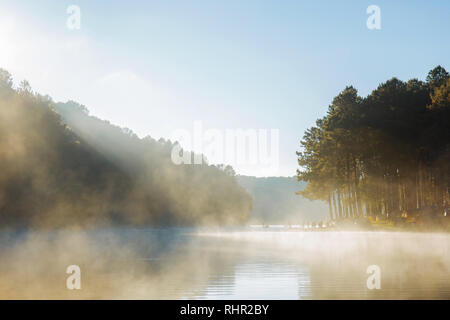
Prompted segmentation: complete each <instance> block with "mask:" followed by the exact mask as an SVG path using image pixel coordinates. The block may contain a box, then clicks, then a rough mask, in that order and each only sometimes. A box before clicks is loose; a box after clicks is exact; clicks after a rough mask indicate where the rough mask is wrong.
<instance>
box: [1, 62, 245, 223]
mask: <svg viewBox="0 0 450 320" xmlns="http://www.w3.org/2000/svg"><path fill="white" fill-rule="evenodd" d="M172 146H173V144H172V143H171V142H170V141H164V140H160V141H156V140H154V139H152V138H149V137H148V138H145V139H139V138H138V137H137V136H136V135H134V134H133V133H132V132H131V131H130V130H125V129H122V128H119V127H116V126H113V125H111V124H109V123H108V122H107V121H103V120H100V119H97V118H94V117H91V116H89V115H88V113H87V109H86V108H84V107H83V106H80V105H79V104H76V103H73V102H69V103H65V104H56V103H54V102H53V101H52V99H51V98H50V97H48V96H45V97H44V96H41V95H39V94H36V93H33V92H32V90H31V87H30V86H29V84H28V83H27V82H26V81H24V82H22V83H21V84H20V86H19V87H18V88H17V89H15V88H14V86H13V83H12V78H11V75H10V74H9V73H8V72H7V71H5V70H1V69H0V165H1V167H2V171H1V173H0V225H1V226H2V227H3V228H5V227H28V226H33V227H48V228H53V227H66V226H73V225H77V226H83V227H87V226H89V227H93V226H98V225H135V226H144V225H154V226H155V225H156V226H162V225H215V224H220V225H222V224H239V223H243V222H245V221H246V220H247V219H248V217H249V212H250V208H251V197H250V196H249V195H248V194H247V193H246V192H245V190H244V189H243V188H241V187H240V186H239V185H238V184H237V182H236V180H235V178H234V177H233V176H229V175H228V174H227V173H226V172H224V171H223V170H221V169H219V168H217V167H215V166H210V165H206V164H205V165H201V166H200V165H196V166H194V165H184V166H183V165H182V166H176V165H174V164H173V163H172V162H171V160H170V151H171V149H172Z"/></svg>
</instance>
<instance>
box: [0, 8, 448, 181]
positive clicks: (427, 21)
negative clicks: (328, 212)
mask: <svg viewBox="0 0 450 320" xmlns="http://www.w3.org/2000/svg"><path fill="white" fill-rule="evenodd" d="M70 5H76V6H78V7H79V8H80V13H81V15H80V29H69V28H68V27H67V19H68V18H69V17H70V16H71V14H70V13H68V12H67V8H68V7H69V6H70ZM370 5H377V6H378V7H379V8H380V17H381V29H378V30H371V29H369V28H367V26H366V21H367V19H368V18H369V16H370V14H367V12H366V9H367V7H368V6H370ZM449 16H450V1H447V0H435V1H425V0H423V1H418V0H417V1H415V0H407V1H379V0H371V1H363V0H355V1H345V0H342V1H335V0H334V1H299V0H296V1H287V0H286V1H274V0H272V1H264V0H259V1H256V0H246V1H242V0H240V1H235V0H227V1H208V0H202V1H197V0H191V1H168V0H149V1H132V0H130V1H115V0H110V1H100V0H97V1H95V0H86V1H82V0H70V1H64V0H54V1H44V0H42V1H35V0H21V1H11V0H8V1H6V0H0V68H3V69H6V70H8V71H9V72H10V73H11V74H12V75H13V78H14V81H15V82H16V83H19V82H20V81H21V80H23V79H26V80H28V81H29V82H30V84H31V86H32V88H33V90H35V91H36V92H39V93H41V94H48V95H50V96H51V97H52V98H53V99H54V100H55V101H67V100H74V101H77V102H79V103H81V104H83V105H85V106H86V107H87V108H88V109H89V110H90V113H91V114H92V115H94V116H97V117H99V118H102V119H106V120H108V121H110V122H111V123H113V124H116V125H119V126H121V127H127V128H129V129H131V130H133V131H134V132H135V133H136V134H137V135H138V136H140V137H144V136H147V135H150V136H152V137H153V138H156V139H159V138H160V137H164V138H170V137H171V136H172V135H173V133H174V131H177V130H187V131H189V132H193V131H194V124H195V123H199V122H200V123H201V125H202V127H203V130H204V131H205V130H209V129H215V130H219V131H220V132H222V133H225V132H226V130H237V129H245V130H247V129H250V130H267V131H268V132H270V130H271V129H277V130H278V132H279V147H278V149H277V150H278V159H279V160H278V161H277V166H276V168H274V167H271V168H270V170H269V169H268V168H265V167H264V166H261V165H245V164H242V165H239V164H237V165H236V164H234V167H235V170H236V172H237V173H238V174H245V175H256V176H269V175H270V176H293V175H295V173H296V169H297V157H296V153H295V152H296V151H298V150H300V140H301V138H302V136H303V133H304V131H305V130H306V129H307V128H309V127H311V126H313V125H314V124H315V120H316V119H317V118H320V117H322V116H324V115H325V114H326V111H327V108H328V105H329V104H330V102H331V100H332V99H333V97H334V96H336V95H337V94H338V93H339V92H340V91H341V90H342V89H344V88H345V87H346V86H347V85H353V86H354V87H356V88H357V89H358V91H359V94H360V95H362V96H366V95H368V94H369V93H370V92H371V91H372V90H373V89H375V88H376V87H377V86H378V85H379V84H380V83H381V82H384V81H386V80H388V79H390V78H392V77H397V78H399V79H401V80H408V79H411V78H418V79H422V80H423V79H425V77H426V74H427V72H428V71H429V70H430V69H432V68H433V67H435V66H436V65H439V64H440V65H442V66H443V67H444V68H446V69H447V70H449V69H450V41H449V40H450V39H449V34H450V19H449V18H448V17H449ZM258 132H259V131H258ZM194 149H195V148H194ZM206 155H207V156H208V154H206Z"/></svg>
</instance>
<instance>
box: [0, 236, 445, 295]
mask: <svg viewBox="0 0 450 320" xmlns="http://www.w3.org/2000/svg"><path fill="white" fill-rule="evenodd" d="M449 245H450V235H449V234H440V233H436V234H432V233H410V232H356V231H355V232H343V231H342V232H332V231H323V232H303V231H292V230H291V231H289V230H272V229H259V230H255V229H251V228H236V229H225V228H221V229H206V228H203V229H194V228H167V229H102V230H91V231H52V232H1V233H0V298H2V299H10V298H22V299H55V298H57V299H94V298H95V299H450V250H449V249H450V248H449ZM69 265H77V266H79V267H80V270H81V290H68V289H67V288H66V280H67V278H68V277H69V274H67V273H66V269H67V267H68V266H69ZM369 266H376V268H378V270H379V274H377V277H378V278H377V279H378V280H379V283H380V289H369V288H368V285H367V280H368V278H369V277H371V276H372V273H367V269H368V267H369Z"/></svg>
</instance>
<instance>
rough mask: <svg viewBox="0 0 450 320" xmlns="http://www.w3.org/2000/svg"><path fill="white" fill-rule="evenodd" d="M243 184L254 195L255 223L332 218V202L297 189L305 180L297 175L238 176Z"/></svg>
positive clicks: (293, 222)
mask: <svg viewBox="0 0 450 320" xmlns="http://www.w3.org/2000/svg"><path fill="white" fill-rule="evenodd" d="M236 178H237V180H238V182H239V184H240V185H241V186H243V187H244V188H245V189H246V190H247V191H248V192H249V193H250V194H251V195H252V196H253V210H252V213H251V221H252V222H253V223H271V224H278V223H280V224H285V223H291V224H295V223H300V222H301V223H305V222H312V221H315V222H318V221H320V220H324V221H325V220H326V219H327V218H328V206H327V204H326V203H325V202H323V201H310V200H308V199H306V198H304V197H302V196H299V195H296V192H298V191H299V190H303V189H304V188H305V186H306V183H305V182H301V183H299V182H298V181H297V179H296V178H294V177H267V178H260V177H250V176H237V177H236Z"/></svg>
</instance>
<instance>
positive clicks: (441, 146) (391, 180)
mask: <svg viewBox="0 0 450 320" xmlns="http://www.w3.org/2000/svg"><path fill="white" fill-rule="evenodd" d="M297 155H298V164H299V169H298V170H297V178H298V180H299V181H307V182H308V185H307V187H306V188H305V189H304V190H303V191H300V192H299V194H301V195H303V196H305V197H307V198H309V199H320V200H324V201H327V202H328V205H329V214H330V218H331V219H338V218H344V217H352V218H353V217H361V216H373V217H375V216H378V215H384V216H386V217H389V218H396V217H399V216H401V215H402V214H404V213H411V212H414V211H415V212H418V210H423V209H424V208H432V209H433V211H434V212H439V211H442V210H444V208H445V207H447V206H448V204H449V200H450V197H449V183H450V77H449V73H448V72H447V71H446V70H445V69H444V68H443V67H441V66H437V67H435V68H434V69H432V70H431V71H430V72H429V73H428V75H427V77H426V80H425V81H420V80H418V79H411V80H409V81H406V82H404V81H401V80H399V79H397V78H392V79H390V80H388V81H386V82H384V83H382V84H380V85H379V86H378V88H376V89H375V90H373V91H372V92H371V93H370V94H369V95H368V96H367V97H361V96H359V95H358V92H357V90H356V89H355V88H354V87H353V86H348V87H346V88H345V89H344V90H343V91H342V92H340V93H339V94H338V95H337V96H336V97H335V98H334V99H333V101H332V103H331V105H330V106H329V107H328V112H327V114H326V116H324V117H323V118H320V119H318V120H317V121H316V125H315V126H313V127H311V128H310V129H308V130H306V132H305V134H304V136H303V139H302V140H301V151H299V152H297Z"/></svg>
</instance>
